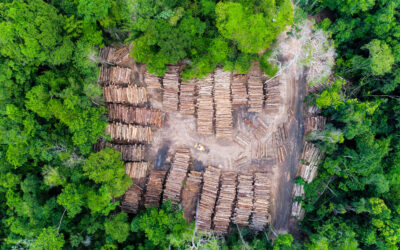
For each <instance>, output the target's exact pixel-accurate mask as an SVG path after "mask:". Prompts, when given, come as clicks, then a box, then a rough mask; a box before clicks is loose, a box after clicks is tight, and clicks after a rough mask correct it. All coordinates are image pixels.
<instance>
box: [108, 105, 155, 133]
mask: <svg viewBox="0 0 400 250" xmlns="http://www.w3.org/2000/svg"><path fill="white" fill-rule="evenodd" d="M108 119H109V120H110V121H119V122H123V123H128V124H137V125H142V126H154V127H157V128H161V126H162V123H163V113H162V112H161V111H160V110H158V109H153V108H143V107H134V106H126V105H121V104H116V103H113V104H109V105H108Z"/></svg>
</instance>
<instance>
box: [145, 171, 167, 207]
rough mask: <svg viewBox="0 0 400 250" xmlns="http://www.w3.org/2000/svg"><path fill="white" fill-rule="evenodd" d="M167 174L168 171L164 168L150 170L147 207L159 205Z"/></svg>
mask: <svg viewBox="0 0 400 250" xmlns="http://www.w3.org/2000/svg"><path fill="white" fill-rule="evenodd" d="M166 174H167V171H164V170H152V171H151V172H150V175H149V179H148V181H147V185H146V193H145V195H144V206H145V207H159V205H160V200H161V193H162V190H163V184H164V179H165V175H166Z"/></svg>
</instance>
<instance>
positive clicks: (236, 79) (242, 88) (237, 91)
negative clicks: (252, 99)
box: [231, 74, 247, 109]
mask: <svg viewBox="0 0 400 250" xmlns="http://www.w3.org/2000/svg"><path fill="white" fill-rule="evenodd" d="M246 81H247V76H246V75H241V74H233V76H232V85H231V90H232V107H233V108H234V109H236V108H239V107H240V106H242V105H246V104H247V88H246Z"/></svg>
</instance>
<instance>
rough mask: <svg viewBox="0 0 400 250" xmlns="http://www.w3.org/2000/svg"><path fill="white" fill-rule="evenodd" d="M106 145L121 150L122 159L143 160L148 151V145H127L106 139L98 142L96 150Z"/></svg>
mask: <svg viewBox="0 0 400 250" xmlns="http://www.w3.org/2000/svg"><path fill="white" fill-rule="evenodd" d="M106 147H109V148H113V149H115V150H117V151H119V152H121V160H123V161H142V160H144V155H145V151H146V147H145V146H144V145H142V144H134V145H125V144H115V143H110V142H104V141H100V142H98V143H96V148H95V150H97V151H100V150H102V149H104V148H106Z"/></svg>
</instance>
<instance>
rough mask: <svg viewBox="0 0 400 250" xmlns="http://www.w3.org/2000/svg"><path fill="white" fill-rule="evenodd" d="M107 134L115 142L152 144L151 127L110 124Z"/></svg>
mask: <svg viewBox="0 0 400 250" xmlns="http://www.w3.org/2000/svg"><path fill="white" fill-rule="evenodd" d="M106 133H107V134H109V135H110V136H111V139H113V140H116V141H121V142H128V143H131V142H139V143H150V142H151V139H152V136H151V135H152V134H151V128H150V127H143V126H136V125H130V124H128V125H126V124H122V123H118V122H117V123H109V124H108V125H107V128H106Z"/></svg>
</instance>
